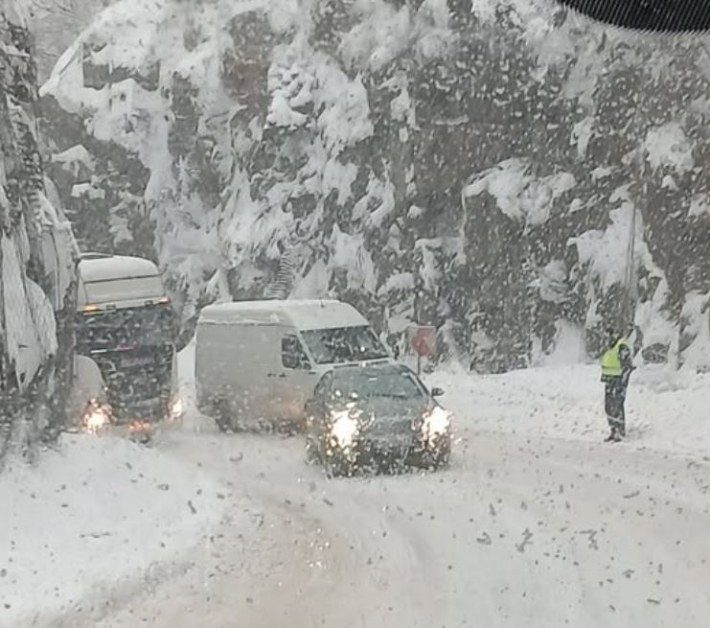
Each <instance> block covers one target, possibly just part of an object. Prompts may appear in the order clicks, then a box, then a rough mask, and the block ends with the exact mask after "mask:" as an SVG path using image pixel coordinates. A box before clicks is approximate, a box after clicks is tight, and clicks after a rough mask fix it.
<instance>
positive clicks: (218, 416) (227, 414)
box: [213, 399, 234, 433]
mask: <svg viewBox="0 0 710 628" xmlns="http://www.w3.org/2000/svg"><path fill="white" fill-rule="evenodd" d="M231 415H232V413H231V411H230V409H229V404H228V403H227V400H226V399H218V400H217V401H215V403H214V405H213V416H214V422H215V423H216V424H217V427H218V428H219V431H220V432H224V433H226V432H232V431H234V427H233V426H232V416H231Z"/></svg>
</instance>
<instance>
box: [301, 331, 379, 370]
mask: <svg viewBox="0 0 710 628" xmlns="http://www.w3.org/2000/svg"><path fill="white" fill-rule="evenodd" d="M302 336H303V339H304V340H305V342H306V344H307V345H308V348H309V349H310V350H311V354H312V355H313V359H314V360H315V361H316V363H317V364H342V363H345V362H362V361H363V360H377V359H380V358H386V357H388V356H387V351H386V350H385V347H384V345H383V344H382V343H381V342H380V339H379V338H378V337H377V336H376V335H375V333H374V332H373V331H372V329H371V328H370V327H367V326H363V327H339V328H337V329H313V330H310V331H304V332H302Z"/></svg>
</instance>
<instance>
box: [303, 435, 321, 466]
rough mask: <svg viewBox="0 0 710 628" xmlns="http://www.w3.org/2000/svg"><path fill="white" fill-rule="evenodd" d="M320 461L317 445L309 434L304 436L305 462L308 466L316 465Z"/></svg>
mask: <svg viewBox="0 0 710 628" xmlns="http://www.w3.org/2000/svg"><path fill="white" fill-rule="evenodd" d="M319 460H320V452H319V451H318V444H317V443H316V442H315V441H314V440H313V437H312V436H311V435H310V434H306V462H307V463H308V464H316V463H317V462H318V461H319Z"/></svg>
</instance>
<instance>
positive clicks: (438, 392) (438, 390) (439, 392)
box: [431, 386, 446, 397]
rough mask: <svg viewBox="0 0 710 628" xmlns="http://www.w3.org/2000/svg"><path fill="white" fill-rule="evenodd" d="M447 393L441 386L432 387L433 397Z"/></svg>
mask: <svg viewBox="0 0 710 628" xmlns="http://www.w3.org/2000/svg"><path fill="white" fill-rule="evenodd" d="M445 394H446V393H445V392H444V389H443V388H439V387H438V386H437V387H436V388H432V389H431V396H432V397H443V396H444V395H445Z"/></svg>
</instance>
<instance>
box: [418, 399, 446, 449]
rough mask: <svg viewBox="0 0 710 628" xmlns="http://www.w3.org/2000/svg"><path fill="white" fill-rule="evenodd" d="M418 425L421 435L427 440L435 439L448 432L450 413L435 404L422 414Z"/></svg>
mask: <svg viewBox="0 0 710 628" xmlns="http://www.w3.org/2000/svg"><path fill="white" fill-rule="evenodd" d="M420 425H421V427H420V430H421V432H422V436H423V437H424V438H425V439H426V440H427V441H433V440H436V439H437V438H438V437H439V436H444V435H445V434H448V433H449V430H450V429H451V413H450V412H447V411H446V410H444V408H442V407H441V406H435V407H434V408H432V409H431V410H429V411H428V412H426V413H425V414H424V416H423V417H422V421H421V424H420Z"/></svg>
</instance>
